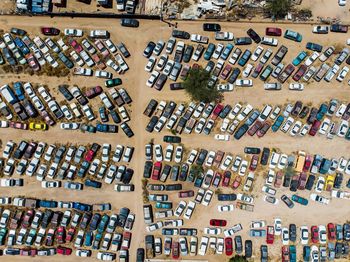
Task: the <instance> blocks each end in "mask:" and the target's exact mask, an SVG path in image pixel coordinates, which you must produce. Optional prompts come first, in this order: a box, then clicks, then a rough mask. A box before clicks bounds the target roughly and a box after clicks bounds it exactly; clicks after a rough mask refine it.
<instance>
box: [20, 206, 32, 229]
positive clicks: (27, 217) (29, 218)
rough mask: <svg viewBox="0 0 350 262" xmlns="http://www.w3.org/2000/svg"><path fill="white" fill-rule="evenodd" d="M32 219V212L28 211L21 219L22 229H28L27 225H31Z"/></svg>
mask: <svg viewBox="0 0 350 262" xmlns="http://www.w3.org/2000/svg"><path fill="white" fill-rule="evenodd" d="M33 217H34V211H33V210H28V211H27V212H26V214H25V216H24V218H23V221H22V227H23V228H28V227H29V225H30V224H31V222H32V220H33Z"/></svg>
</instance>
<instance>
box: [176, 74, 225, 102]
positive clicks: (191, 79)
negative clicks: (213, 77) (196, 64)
mask: <svg viewBox="0 0 350 262" xmlns="http://www.w3.org/2000/svg"><path fill="white" fill-rule="evenodd" d="M209 79H210V73H208V72H207V71H205V70H204V69H203V68H198V69H197V68H196V69H190V71H189V73H188V76H187V78H186V80H185V81H184V82H183V83H182V86H183V87H184V89H185V90H186V92H187V94H188V95H189V96H190V97H191V99H192V100H194V101H197V102H200V101H203V102H204V103H209V102H212V101H216V102H217V101H219V100H221V98H222V95H221V93H220V92H219V91H218V90H217V89H216V88H213V89H209V88H208V81H209Z"/></svg>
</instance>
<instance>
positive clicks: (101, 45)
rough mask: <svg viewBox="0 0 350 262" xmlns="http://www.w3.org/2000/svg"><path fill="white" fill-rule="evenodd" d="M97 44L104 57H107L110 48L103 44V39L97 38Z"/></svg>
mask: <svg viewBox="0 0 350 262" xmlns="http://www.w3.org/2000/svg"><path fill="white" fill-rule="evenodd" d="M95 45H96V47H97V49H98V50H99V51H100V53H101V55H102V56H103V57H107V56H108V55H109V51H108V49H107V48H106V47H105V46H104V45H103V44H102V42H101V40H96V41H95Z"/></svg>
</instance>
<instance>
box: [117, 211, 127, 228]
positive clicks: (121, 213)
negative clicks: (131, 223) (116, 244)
mask: <svg viewBox="0 0 350 262" xmlns="http://www.w3.org/2000/svg"><path fill="white" fill-rule="evenodd" d="M129 213H130V209H129V208H127V207H123V208H121V209H120V211H119V215H118V225H119V226H121V227H124V226H125V222H126V219H127V218H128V215H129Z"/></svg>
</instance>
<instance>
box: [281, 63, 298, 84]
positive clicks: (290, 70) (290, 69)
mask: <svg viewBox="0 0 350 262" xmlns="http://www.w3.org/2000/svg"><path fill="white" fill-rule="evenodd" d="M294 70H295V67H294V66H293V65H292V64H289V65H287V66H286V67H285V68H284V70H283V71H282V73H281V74H279V76H278V80H279V81H280V82H281V83H284V82H286V80H287V79H288V77H289V76H290V75H291V74H292V73H293V72H294Z"/></svg>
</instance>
